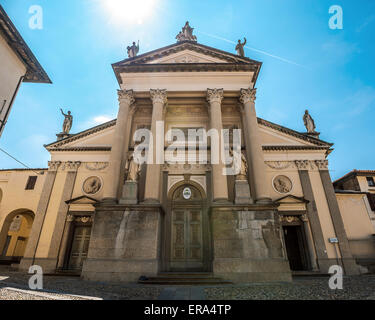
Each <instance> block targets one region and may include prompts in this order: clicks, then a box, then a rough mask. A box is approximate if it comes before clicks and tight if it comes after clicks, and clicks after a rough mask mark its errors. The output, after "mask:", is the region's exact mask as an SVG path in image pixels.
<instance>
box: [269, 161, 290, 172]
mask: <svg viewBox="0 0 375 320" xmlns="http://www.w3.org/2000/svg"><path fill="white" fill-rule="evenodd" d="M265 163H266V165H267V166H268V167H270V168H271V169H276V170H283V169H287V168H289V167H290V166H291V165H292V164H293V162H291V161H266V162H265Z"/></svg>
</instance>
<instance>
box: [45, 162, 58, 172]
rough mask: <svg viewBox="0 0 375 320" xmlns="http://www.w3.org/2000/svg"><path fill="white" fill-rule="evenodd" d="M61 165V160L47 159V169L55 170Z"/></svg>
mask: <svg viewBox="0 0 375 320" xmlns="http://www.w3.org/2000/svg"><path fill="white" fill-rule="evenodd" d="M60 165H61V161H48V167H49V171H57V170H58V169H59V167H60Z"/></svg>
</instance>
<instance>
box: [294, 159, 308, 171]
mask: <svg viewBox="0 0 375 320" xmlns="http://www.w3.org/2000/svg"><path fill="white" fill-rule="evenodd" d="M309 163H310V162H309V160H296V161H295V164H296V167H297V169H298V170H308V166H309Z"/></svg>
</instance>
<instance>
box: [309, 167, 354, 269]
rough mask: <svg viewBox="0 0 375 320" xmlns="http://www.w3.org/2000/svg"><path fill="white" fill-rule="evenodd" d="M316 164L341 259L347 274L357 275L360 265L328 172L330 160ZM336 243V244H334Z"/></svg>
mask: <svg viewBox="0 0 375 320" xmlns="http://www.w3.org/2000/svg"><path fill="white" fill-rule="evenodd" d="M315 164H316V165H317V167H318V168H319V174H320V178H321V180H322V184H323V189H324V193H325V195H326V199H327V203H328V208H329V212H330V214H331V218H332V223H333V227H334V229H335V233H336V237H337V239H338V240H339V243H338V245H339V248H340V252H341V260H342V264H343V266H344V269H345V274H346V275H357V274H359V267H358V266H357V264H356V263H355V260H354V258H353V255H352V253H351V251H350V246H349V241H348V236H347V234H346V231H345V226H344V222H343V220H342V217H341V212H340V208H339V205H338V203H337V198H336V194H335V190H334V189H333V184H332V181H331V177H330V175H329V172H328V161H327V160H320V161H315ZM333 245H335V244H333Z"/></svg>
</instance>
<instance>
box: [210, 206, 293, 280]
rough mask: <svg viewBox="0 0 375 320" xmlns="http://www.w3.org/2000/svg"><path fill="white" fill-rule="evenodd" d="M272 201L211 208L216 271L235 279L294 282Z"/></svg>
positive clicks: (223, 276) (216, 274) (218, 273)
mask: <svg viewBox="0 0 375 320" xmlns="http://www.w3.org/2000/svg"><path fill="white" fill-rule="evenodd" d="M276 217H277V212H276V209H275V208H274V206H273V204H268V205H257V204H253V205H243V207H242V208H241V206H239V205H238V206H237V208H233V207H232V208H231V207H226V208H225V207H222V208H212V213H211V225H212V245H213V251H214V252H213V253H214V259H213V272H214V274H215V276H218V277H222V278H224V279H227V280H232V281H233V282H239V283H243V282H266V281H291V279H292V278H291V271H290V267H289V263H288V260H287V257H286V256H285V253H284V250H283V247H282V241H281V233H280V225H279V222H278V219H275V218H276Z"/></svg>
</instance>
